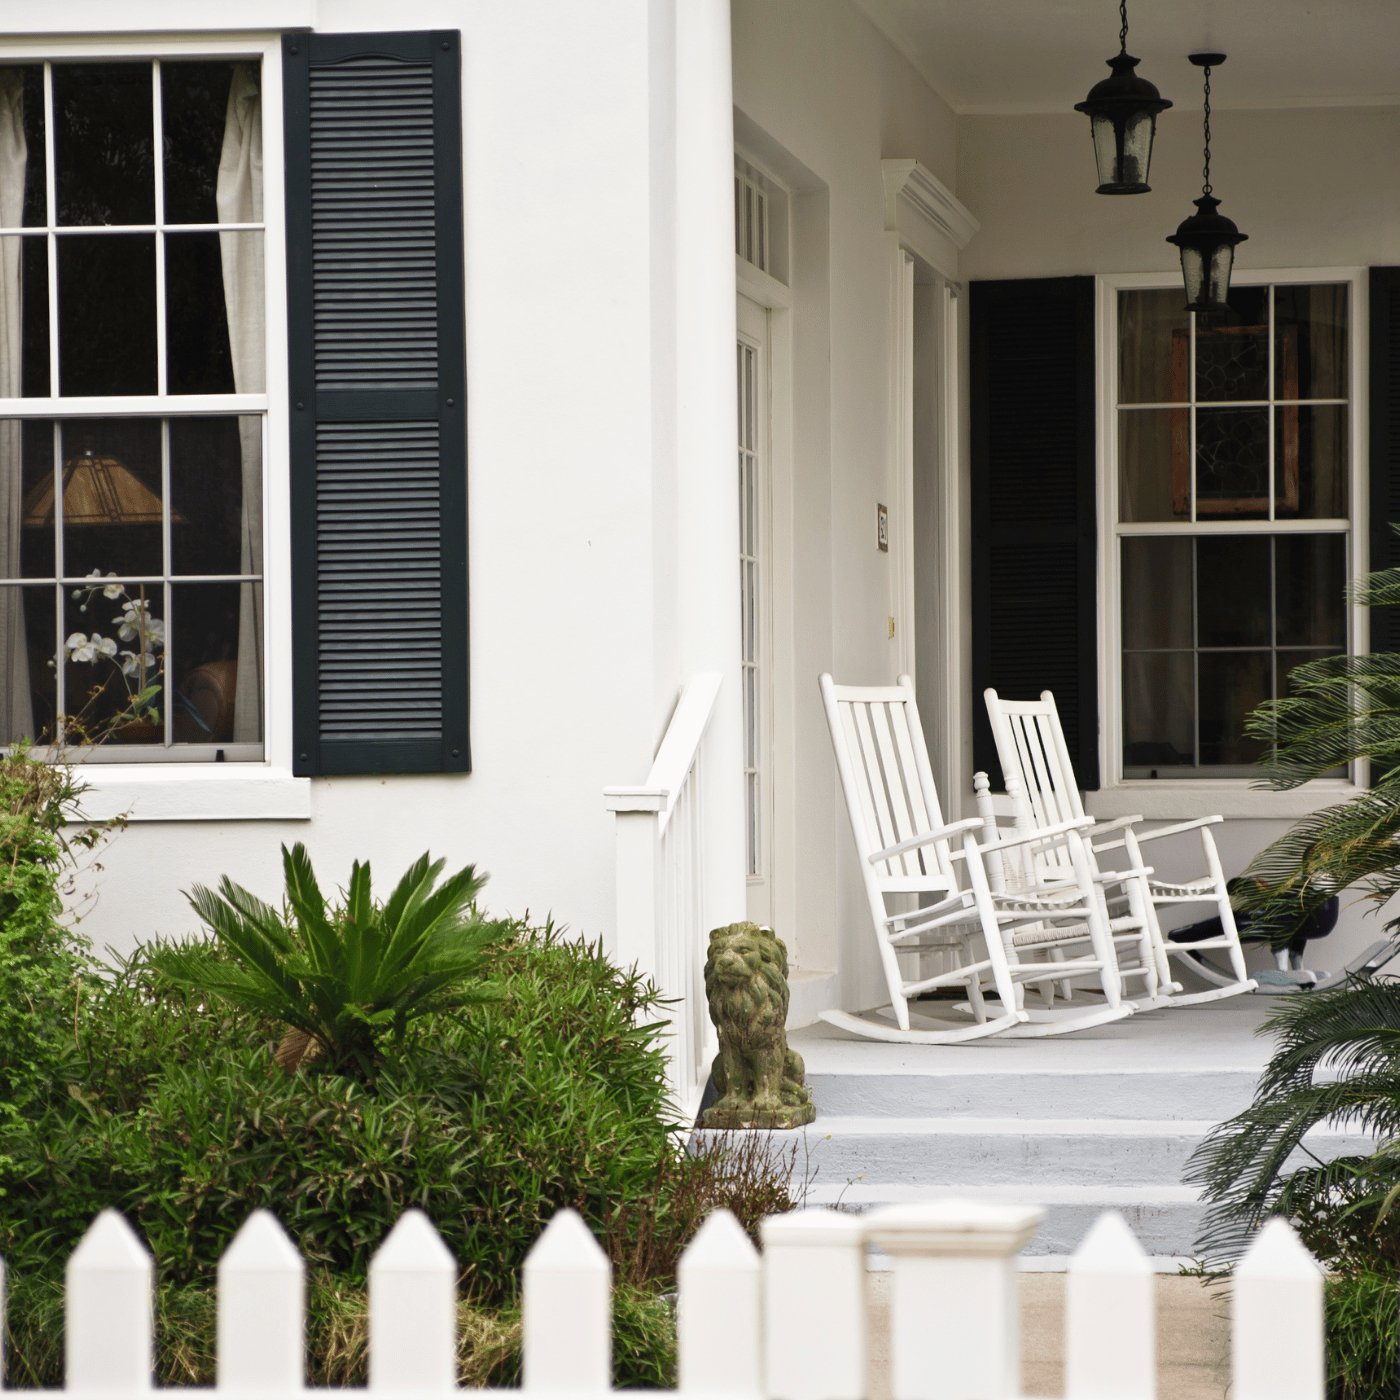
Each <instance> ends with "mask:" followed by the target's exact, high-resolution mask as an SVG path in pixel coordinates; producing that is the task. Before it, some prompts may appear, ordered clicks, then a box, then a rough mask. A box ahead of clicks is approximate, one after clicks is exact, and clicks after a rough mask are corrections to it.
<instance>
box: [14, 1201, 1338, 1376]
mask: <svg viewBox="0 0 1400 1400" xmlns="http://www.w3.org/2000/svg"><path fill="white" fill-rule="evenodd" d="M1039 1216H1040V1212H1039V1211H1038V1210H1036V1209H1033V1208H1023V1207H1017V1206H996V1205H988V1204H975V1203H970V1202H967V1201H943V1202H938V1203H933V1204H925V1205H918V1206H891V1207H887V1208H886V1209H884V1210H880V1211H875V1212H872V1213H871V1214H870V1215H867V1216H857V1215H850V1214H840V1213H838V1212H835V1211H817V1210H814V1211H803V1212H799V1213H796V1214H793V1215H785V1216H775V1217H773V1218H771V1219H769V1220H767V1221H765V1222H764V1225H763V1244H764V1250H763V1255H762V1258H761V1259H760V1257H759V1255H758V1254H757V1253H756V1252H755V1250H754V1248H753V1246H752V1245H751V1244H750V1243H749V1241H748V1238H747V1237H746V1236H745V1235H744V1233H743V1231H742V1230H741V1229H740V1228H739V1226H738V1224H737V1223H736V1222H735V1221H734V1219H733V1217H732V1216H730V1215H728V1214H726V1213H724V1212H718V1213H716V1214H715V1215H712V1216H711V1217H710V1219H709V1220H707V1221H706V1222H705V1225H704V1227H703V1228H702V1229H701V1230H700V1232H699V1233H698V1234H697V1235H696V1237H695V1239H694V1240H693V1241H692V1242H691V1244H690V1247H689V1248H688V1249H687V1250H686V1252H685V1255H684V1257H683V1258H682V1260H681V1264H680V1268H679V1304H678V1308H679V1314H678V1326H679V1344H680V1346H679V1351H680V1358H679V1359H680V1365H679V1370H680V1377H679V1380H680V1387H679V1389H680V1393H681V1394H683V1395H694V1396H700V1395H704V1396H709V1397H719V1396H735V1397H749V1400H862V1397H865V1396H869V1395H871V1394H872V1393H874V1392H876V1391H878V1392H879V1393H888V1394H889V1395H891V1396H892V1397H893V1400H925V1398H926V1400H1011V1397H1015V1396H1018V1395H1020V1393H1021V1391H1020V1360H1019V1326H1018V1317H1017V1295H1016V1254H1017V1252H1018V1251H1019V1250H1020V1249H1021V1248H1022V1246H1023V1245H1024V1244H1025V1243H1026V1241H1027V1240H1028V1239H1029V1238H1030V1236H1031V1235H1032V1234H1034V1232H1035V1227H1036V1224H1037V1222H1038V1220H1039ZM870 1246H874V1247H877V1248H879V1249H881V1250H883V1251H884V1253H885V1255H886V1256H887V1257H888V1259H889V1262H890V1264H891V1267H892V1273H893V1276H892V1281H891V1286H890V1308H889V1334H888V1337H887V1338H880V1339H878V1342H879V1344H880V1349H881V1350H882V1351H884V1352H885V1354H887V1356H888V1369H887V1371H886V1372H885V1374H884V1375H883V1376H880V1377H876V1375H875V1374H874V1372H873V1370H872V1367H871V1364H870V1358H871V1354H872V1346H871V1342H872V1338H871V1325H870V1310H869V1309H868V1308H867V1305H866V1303H867V1299H866V1292H867V1289H868V1287H869V1275H868V1274H867V1270H866V1262H867V1260H866V1254H867V1249H868V1248H869V1247H870ZM153 1273H154V1269H153V1263H152V1260H151V1257H150V1255H149V1254H147V1252H146V1250H145V1249H144V1248H143V1247H142V1245H141V1242H140V1241H139V1240H138V1239H137V1237H136V1236H135V1234H133V1233H132V1230H131V1227H130V1226H129V1225H128V1224H127V1223H126V1222H125V1220H123V1218H122V1217H121V1216H119V1215H117V1214H116V1213H115V1212H113V1211H104V1212H103V1214H102V1215H100V1216H99V1217H98V1218H97V1220H96V1221H95V1222H94V1223H93V1225H92V1226H91V1228H90V1229H89V1230H88V1232H87V1234H86V1236H85V1237H84V1238H83V1240H82V1242H81V1243H80V1244H79V1246H78V1248H77V1249H76V1250H75V1251H74V1253H73V1255H72V1257H71V1258H70V1259H69V1261H68V1273H67V1298H66V1308H67V1315H66V1325H65V1346H66V1358H67V1365H66V1373H67V1374H66V1388H65V1390H64V1391H63V1392H62V1394H64V1395H66V1396H68V1397H71V1400H110V1397H112V1396H114V1395H120V1394H125V1395H128V1396H131V1395H140V1394H149V1393H150V1392H151V1390H152V1380H151V1377H152V1370H153V1341H154V1328H153V1322H152V1311H153V1310H152V1298H153V1293H152V1288H153V1283H154V1278H153ZM369 1274H370V1277H369V1295H370V1296H369V1389H370V1392H371V1393H379V1394H383V1393H386V1392H391V1391H392V1392H395V1393H397V1394H399V1395H403V1394H408V1393H412V1394H423V1393H429V1392H431V1393H437V1394H444V1393H447V1394H450V1393H452V1392H453V1391H454V1389H455V1385H456V1374H457V1372H456V1354H457V1353H456V1349H457V1315H456V1279H457V1264H456V1261H455V1260H454V1259H453V1258H452V1256H451V1254H450V1253H449V1252H448V1250H447V1248H446V1246H445V1245H444V1244H443V1242H442V1240H441V1239H440V1238H439V1236H438V1234H437V1232H436V1231H435V1230H434V1229H433V1227H432V1225H431V1224H430V1223H429V1222H428V1219H427V1217H426V1216H424V1215H422V1214H421V1213H419V1212H417V1211H410V1212H408V1213H407V1214H406V1215H404V1216H403V1217H402V1218H401V1219H400V1220H399V1222H398V1224H397V1225H396V1226H395V1227H394V1229H393V1231H392V1232H391V1233H390V1234H389V1237H388V1238H387V1239H386V1240H385V1241H384V1243H383V1245H381V1246H380V1249H379V1252H378V1253H377V1254H376V1255H375V1257H374V1260H373V1262H372V1263H371V1265H370V1271H369ZM3 1281H4V1272H3V1266H0V1322H3V1296H4V1295H3ZM523 1283H524V1288H523V1292H524V1341H523V1347H524V1364H523V1370H524V1385H523V1392H522V1391H493V1392H482V1393H483V1394H489V1395H496V1396H500V1397H502V1400H504V1397H507V1396H510V1395H516V1396H522V1395H523V1397H524V1398H525V1400H528V1397H530V1396H540V1397H543V1396H547V1395H549V1396H558V1395H560V1394H561V1393H566V1392H567V1393H569V1394H571V1395H574V1396H576V1397H582V1396H592V1397H595V1400H603V1398H604V1397H607V1396H609V1395H610V1393H611V1386H612V1367H611V1354H610V1353H611V1337H610V1334H611V1327H610V1322H611V1305H612V1297H611V1279H610V1276H609V1266H608V1261H607V1258H606V1257H605V1255H604V1254H603V1251H602V1250H601V1249H600V1248H599V1247H598V1244H597V1243H596V1241H595V1240H594V1239H593V1237H592V1235H591V1234H590V1233H589V1232H588V1229H587V1227H586V1226H585V1225H584V1223H583V1221H582V1219H581V1218H580V1217H579V1216H577V1215H575V1214H574V1213H573V1212H572V1211H564V1212H562V1213H561V1214H559V1215H557V1216H555V1218H554V1219H553V1220H552V1221H551V1222H550V1225H549V1227H548V1229H546V1230H545V1232H544V1233H543V1234H542V1235H541V1236H540V1238H539V1240H538V1241H537V1242H536V1244H535V1246H534V1248H533V1249H532V1250H531V1252H530V1255H529V1257H528V1258H527V1259H526V1261H525V1269H524V1280H523ZM218 1284H219V1286H218V1354H217V1377H218V1379H217V1388H218V1392H220V1393H223V1394H232V1393H235V1392H237V1393H239V1394H241V1395H243V1396H247V1395H248V1394H250V1393H253V1392H256V1393H257V1394H258V1395H259V1396H261V1397H263V1400H311V1397H313V1396H315V1397H317V1400H329V1397H330V1396H331V1395H332V1394H333V1393H339V1394H344V1393H345V1392H343V1391H342V1392H331V1391H314V1392H313V1391H310V1390H308V1389H307V1388H306V1385H305V1351H304V1337H305V1308H304V1297H305V1285H304V1271H303V1265H302V1261H301V1258H300V1256H299V1255H298V1254H297V1251H296V1249H295V1248H294V1247H293V1245H292V1243H291V1241H290V1240H289V1239H288V1238H287V1236H286V1235H285V1234H283V1232H282V1229H281V1227H280V1226H279V1225H278V1224H277V1221H276V1220H275V1219H274V1218H273V1217H272V1216H271V1215H269V1214H268V1213H267V1212H266V1211H258V1212H256V1213H255V1214H254V1215H252V1216H251V1217H250V1218H249V1219H248V1221H247V1222H246V1223H245V1224H244V1226H243V1228H242V1230H240V1231H239V1233H238V1235H237V1236H236V1237H235V1239H234V1241H233V1243H232V1244H231V1245H230V1246H229V1247H228V1250H227V1252H226V1253H225V1254H224V1257H223V1259H222V1260H221V1261H220V1263H219V1270H218ZM1067 1288H1068V1298H1067V1307H1066V1320H1065V1357H1066V1366H1065V1390H1064V1396H1065V1400H1152V1397H1153V1396H1154V1395H1155V1394H1156V1361H1155V1357H1154V1353H1155V1342H1154V1338H1155V1319H1154V1316H1153V1275H1152V1272H1151V1266H1150V1263H1149V1261H1148V1260H1147V1258H1146V1256H1145V1255H1144V1254H1143V1253H1142V1250H1141V1249H1140V1248H1139V1246H1138V1244H1137V1242H1136V1241H1135V1240H1134V1239H1133V1237H1132V1235H1131V1234H1130V1232H1129V1231H1128V1228H1127V1226H1126V1225H1125V1224H1124V1223H1123V1220H1122V1218H1121V1217H1119V1216H1117V1215H1108V1216H1104V1217H1101V1218H1100V1220H1099V1222H1098V1224H1097V1225H1096V1226H1095V1227H1094V1229H1093V1230H1092V1231H1091V1232H1090V1235H1089V1237H1088V1239H1087V1240H1086V1241H1085V1243H1084V1244H1083V1245H1082V1246H1081V1248H1080V1250H1079V1252H1078V1253H1077V1254H1076V1255H1075V1257H1074V1260H1073V1261H1072V1263H1071V1266H1070V1270H1069V1278H1068V1284H1067ZM1232 1296H1233V1302H1232V1308H1233V1323H1232V1325H1233V1367H1232V1370H1233V1383H1232V1386H1231V1389H1230V1396H1231V1400H1322V1397H1323V1388H1324V1375H1323V1370H1324V1367H1323V1332H1322V1326H1323V1314H1322V1275H1321V1273H1320V1271H1319V1269H1318V1267H1317V1265H1316V1264H1315V1263H1314V1262H1313V1260H1312V1258H1311V1256H1310V1255H1309V1254H1308V1253H1307V1251H1306V1250H1305V1249H1304V1248H1303V1246H1302V1245H1301V1244H1300V1243H1299V1242H1298V1240H1297V1237H1296V1236H1295V1235H1294V1234H1293V1232H1292V1231H1291V1230H1290V1229H1289V1227H1288V1226H1287V1225H1286V1224H1284V1223H1283V1222H1282V1221H1274V1222H1272V1223H1271V1224H1269V1225H1268V1226H1267V1227H1266V1228H1265V1229H1264V1230H1263V1231H1262V1232H1261V1234H1260V1235H1259V1238H1258V1239H1257V1240H1256V1241H1255V1244H1254V1247H1253V1248H1252V1249H1251V1250H1250V1252H1249V1254H1248V1255H1246V1257H1245V1259H1244V1261H1243V1262H1242V1263H1241V1265H1240V1267H1239V1269H1238V1270H1237V1272H1236V1274H1235V1281H1234V1285H1233V1290H1232ZM0 1335H3V1328H0ZM885 1343H887V1347H886V1346H885V1345H884V1344H885ZM28 1393H29V1394H31V1395H32V1394H34V1393H35V1392H28ZM162 1393H164V1394H166V1395H169V1396H170V1397H172V1400H174V1397H177V1396H179V1395H181V1394H182V1392H181V1391H178V1390H170V1391H165V1392H162ZM187 1393H189V1394H199V1393H204V1392H194V1391H190V1392H187ZM642 1393H643V1394H645V1392H642ZM653 1393H655V1392H653Z"/></svg>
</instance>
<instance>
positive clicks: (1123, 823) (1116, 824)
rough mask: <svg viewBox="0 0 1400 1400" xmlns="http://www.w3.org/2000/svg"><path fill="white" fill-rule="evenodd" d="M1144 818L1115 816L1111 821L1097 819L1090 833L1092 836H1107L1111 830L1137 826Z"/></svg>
mask: <svg viewBox="0 0 1400 1400" xmlns="http://www.w3.org/2000/svg"><path fill="white" fill-rule="evenodd" d="M1142 820H1143V818H1142V817H1141V816H1134V817H1114V818H1112V819H1111V820H1110V821H1102V822H1098V821H1096V822H1095V823H1094V825H1093V828H1092V829H1091V830H1090V832H1089V834H1090V835H1091V836H1107V835H1108V833H1109V832H1110V831H1122V830H1123V828H1124V827H1127V826H1136V825H1137V824H1138V823H1139V822H1140V821H1142Z"/></svg>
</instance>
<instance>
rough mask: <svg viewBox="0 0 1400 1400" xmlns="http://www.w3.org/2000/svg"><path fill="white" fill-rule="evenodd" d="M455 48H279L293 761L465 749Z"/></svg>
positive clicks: (370, 769)
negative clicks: (282, 105) (282, 97)
mask: <svg viewBox="0 0 1400 1400" xmlns="http://www.w3.org/2000/svg"><path fill="white" fill-rule="evenodd" d="M460 49H461V44H460V36H459V35H458V34H457V33H455V32H450V31H438V32H433V33H401V34H310V35H308V34H294V35H288V36H287V37H286V38H285V39H284V41H283V50H282V52H283V82H284V90H285V117H286V122H285V144H286V177H287V303H288V342H289V359H290V390H291V417H292V423H291V474H292V551H293V558H292V575H293V577H292V589H293V686H294V696H293V726H292V727H293V740H294V768H295V771H296V772H297V773H307V774H343V773H431V772H454V771H465V770H466V769H467V768H468V767H469V763H470V758H469V751H468V747H467V698H468V691H467V572H466V546H467V536H466V530H467V519H466V511H467V506H466V393H465V388H466V363H465V343H464V341H465V330H464V326H463V316H464V308H463V300H464V291H463V272H462V157H461V59H460Z"/></svg>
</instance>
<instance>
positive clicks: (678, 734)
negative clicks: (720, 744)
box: [603, 671, 724, 831]
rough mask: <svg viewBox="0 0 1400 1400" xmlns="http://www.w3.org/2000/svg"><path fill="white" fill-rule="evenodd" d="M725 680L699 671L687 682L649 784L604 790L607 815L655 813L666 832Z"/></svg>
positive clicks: (657, 752)
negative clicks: (613, 813)
mask: <svg viewBox="0 0 1400 1400" xmlns="http://www.w3.org/2000/svg"><path fill="white" fill-rule="evenodd" d="M723 680H724V677H723V676H722V675H721V674H720V673H719V672H718V671H698V672H696V674H695V675H693V676H691V677H690V678H689V680H687V681H686V683H685V685H684V687H683V688H682V690H681V694H680V699H679V700H677V701H676V708H675V709H674V710H673V711H672V713H671V720H670V723H669V724H667V726H666V733H665V735H664V737H663V738H662V740H661V745H660V747H659V748H658V749H657V750H656V757H655V759H653V761H652V765H651V772H650V773H648V774H647V778H646V781H645V782H644V783H642V784H640V785H639V786H637V787H607V788H604V789H603V800H604V802H605V804H606V805H607V809H608V811H610V812H656V813H657V814H658V816H659V821H658V823H657V825H658V828H659V829H660V830H661V831H665V829H666V823H667V822H668V821H669V820H670V819H671V812H672V810H673V809H674V807H675V805H676V798H677V797H679V796H680V792H681V789H682V788H683V787H684V786H685V780H686V776H687V775H688V774H689V773H690V770H691V769H692V768H693V767H694V766H695V758H696V755H697V754H698V753H699V752H700V745H701V744H702V743H703V742H704V739H705V732H706V730H708V729H709V727H710V717H711V716H712V715H713V714H714V711H715V701H716V700H717V699H718V698H719V688H720V685H721V683H722V682H723Z"/></svg>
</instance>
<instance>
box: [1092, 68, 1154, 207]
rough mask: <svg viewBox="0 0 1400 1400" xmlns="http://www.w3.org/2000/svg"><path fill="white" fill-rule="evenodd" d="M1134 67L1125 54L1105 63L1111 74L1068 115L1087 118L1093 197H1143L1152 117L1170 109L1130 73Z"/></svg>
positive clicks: (1151, 132) (1144, 82) (1149, 187)
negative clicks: (1095, 180) (1094, 170)
mask: <svg viewBox="0 0 1400 1400" xmlns="http://www.w3.org/2000/svg"><path fill="white" fill-rule="evenodd" d="M1137 65H1138V61H1137V59H1135V58H1134V57H1133V56H1132V54H1130V53H1119V54H1115V55H1114V56H1113V57H1112V58H1110V59H1109V60H1108V66H1109V68H1111V69H1112V70H1113V71H1112V73H1111V74H1110V75H1109V76H1108V77H1107V78H1105V79H1104V80H1103V81H1102V82H1099V83H1095V84H1094V86H1093V87H1092V88H1091V89H1090V91H1089V96H1088V97H1086V98H1085V99H1084V101H1083V102H1076V103H1075V104H1074V110H1075V111H1076V112H1085V113H1087V114H1088V117H1089V128H1090V134H1091V135H1092V137H1093V141H1094V159H1095V161H1096V162H1097V164H1098V168H1099V187H1098V191H1097V192H1098V193H1099V194H1146V193H1147V191H1148V190H1149V189H1151V186H1150V185H1149V184H1148V183H1147V173H1148V168H1149V166H1150V165H1151V163H1152V141H1153V138H1154V137H1155V136H1156V134H1157V113H1158V112H1163V111H1165V110H1166V109H1167V108H1168V107H1170V106H1171V105H1172V104H1171V103H1170V102H1169V101H1167V99H1166V98H1164V97H1163V96H1162V94H1161V93H1159V92H1158V91H1157V89H1156V87H1154V86H1153V84H1151V83H1149V82H1148V81H1147V79H1146V78H1140V77H1138V75H1137V74H1136V73H1135V72H1134V71H1133V70H1134V69H1135V68H1136V67H1137Z"/></svg>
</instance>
